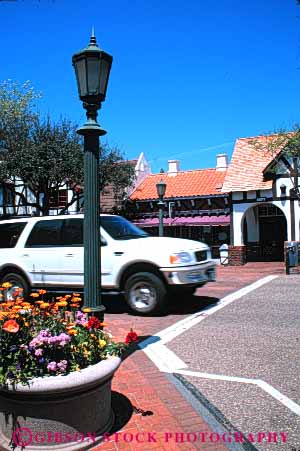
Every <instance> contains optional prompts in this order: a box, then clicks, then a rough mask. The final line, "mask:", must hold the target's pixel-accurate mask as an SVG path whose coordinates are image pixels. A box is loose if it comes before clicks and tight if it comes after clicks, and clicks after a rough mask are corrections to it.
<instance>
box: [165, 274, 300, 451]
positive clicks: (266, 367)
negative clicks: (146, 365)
mask: <svg viewBox="0 0 300 451" xmlns="http://www.w3.org/2000/svg"><path fill="white" fill-rule="evenodd" d="M299 325H300V275H291V276H280V277H278V278H276V279H274V280H272V281H271V282H269V283H267V284H266V285H263V286H262V287H260V288H258V289H256V290H254V291H252V292H251V293H249V294H247V295H245V296H243V297H241V298H240V299H237V300H235V301H234V302H232V303H231V304H230V305H227V306H225V307H224V308H222V309H221V310H219V311H217V312H215V313H214V314H212V315H211V316H208V317H207V318H206V319H205V320H204V321H202V322H201V323H200V324H197V325H196V326H194V327H192V328H191V329H189V330H188V331H186V332H184V333H183V334H181V335H180V336H178V337H177V338H175V339H174V340H173V341H171V342H170V343H168V348H169V349H170V350H172V351H173V352H174V353H175V354H176V355H177V356H178V357H180V358H181V359H182V360H183V361H184V362H185V363H186V364H187V365H188V370H189V371H193V372H194V373H193V375H185V376H184V378H185V380H186V381H187V382H188V383H190V384H192V385H193V386H194V387H195V388H196V389H197V390H198V392H199V394H200V396H202V398H203V400H204V402H206V403H207V404H208V405H209V406H212V407H213V409H215V412H216V413H217V415H218V416H219V417H221V418H223V421H224V422H225V423H227V424H230V427H231V429H232V428H233V430H237V431H240V432H242V433H243V434H244V435H245V436H248V435H249V434H253V436H254V437H255V439H256V440H255V443H254V444H253V445H254V447H255V448H256V449H258V450H259V451H273V450H280V451H292V450H293V448H294V449H296V450H298V449H299V450H300V408H299V411H297V405H298V407H299V406H300V329H299ZM200 372H201V373H204V374H202V375H201V377H199V373H200ZM218 377H219V378H218ZM226 377H228V378H229V379H227V378H226ZM235 378H240V379H238V380H237V379H235ZM257 381H260V384H257ZM265 383H266V384H265ZM282 395H283V396H282ZM268 432H274V433H277V443H275V436H274V434H273V435H270V436H268V435H267V433H268ZM259 433H261V434H263V433H266V437H263V435H261V436H260V437H261V442H258V441H257V437H258V434H259ZM281 433H283V434H281ZM286 435H287V441H286V442H285V443H284V438H283V437H286ZM250 437H251V436H250ZM268 440H269V441H268Z"/></svg>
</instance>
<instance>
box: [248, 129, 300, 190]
mask: <svg viewBox="0 0 300 451" xmlns="http://www.w3.org/2000/svg"><path fill="white" fill-rule="evenodd" d="M248 143H249V144H250V145H251V146H253V147H254V148H255V149H256V150H257V151H259V152H262V153H263V154H269V155H270V156H271V157H272V159H273V162H272V163H271V164H270V165H269V167H268V172H269V174H272V173H273V175H274V176H275V175H276V174H277V175H279V174H285V175H287V176H288V177H289V179H290V181H291V183H292V185H293V188H292V192H291V195H292V196H295V197H297V198H298V199H300V186H299V173H300V172H299V171H300V126H299V125H298V124H295V125H294V126H293V128H292V130H285V129H281V130H278V131H276V132H273V133H268V134H264V135H262V136H260V137H258V138H251V139H249V141H248Z"/></svg>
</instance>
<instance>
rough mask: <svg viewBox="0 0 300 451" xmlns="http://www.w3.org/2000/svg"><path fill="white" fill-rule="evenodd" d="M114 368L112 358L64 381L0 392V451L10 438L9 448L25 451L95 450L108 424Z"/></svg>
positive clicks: (39, 381)
mask: <svg viewBox="0 0 300 451" xmlns="http://www.w3.org/2000/svg"><path fill="white" fill-rule="evenodd" d="M120 363H121V360H120V359H119V357H112V358H110V359H107V360H103V361H102V362H99V363H97V364H96V365H92V366H90V367H88V368H85V369H83V370H81V371H78V372H77V371H76V372H73V373H70V374H68V375H66V376H50V377H44V378H36V379H33V380H32V381H31V382H30V385H29V386H25V385H21V384H18V386H17V387H16V389H15V390H12V389H9V390H4V389H3V390H0V448H1V451H3V450H5V451H6V450H7V451H11V450H12V447H11V446H10V441H11V439H12V438H13V443H15V444H16V442H18V443H20V445H21V444H22V443H21V442H23V445H25V449H26V451H41V450H44V451H48V450H49V451H59V450H64V451H71V450H72V451H73V450H74V451H75V450H78V451H79V450H80V451H81V450H85V449H89V448H91V447H93V446H95V445H96V444H97V443H99V441H101V435H102V434H103V433H105V432H108V431H109V430H110V428H111V426H112V425H113V422H114V413H113V411H112V408H111V381H112V378H113V375H114V373H115V371H116V370H117V369H118V367H119V366H120ZM20 428H21V429H22V428H23V429H22V430H21V431H20V432H19V431H18V429H20ZM17 450H21V446H20V447H18V448H17Z"/></svg>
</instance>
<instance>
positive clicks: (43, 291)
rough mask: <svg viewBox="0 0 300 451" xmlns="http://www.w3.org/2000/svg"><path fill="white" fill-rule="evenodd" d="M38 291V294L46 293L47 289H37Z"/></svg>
mask: <svg viewBox="0 0 300 451" xmlns="http://www.w3.org/2000/svg"><path fill="white" fill-rule="evenodd" d="M38 293H39V294H45V293H47V291H46V290H43V289H41V290H39V291H38Z"/></svg>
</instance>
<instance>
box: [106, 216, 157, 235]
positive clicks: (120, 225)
mask: <svg viewBox="0 0 300 451" xmlns="http://www.w3.org/2000/svg"><path fill="white" fill-rule="evenodd" d="M100 221H101V226H102V227H103V229H104V230H105V231H106V232H107V233H108V234H109V235H110V236H111V237H112V238H114V239H115V240H131V239H132V238H146V237H148V236H149V235H148V233H146V232H144V231H143V230H141V229H139V228H138V227H136V226H135V225H134V224H132V223H131V222H129V221H127V220H126V219H124V218H122V217H121V216H101V220H100Z"/></svg>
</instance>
